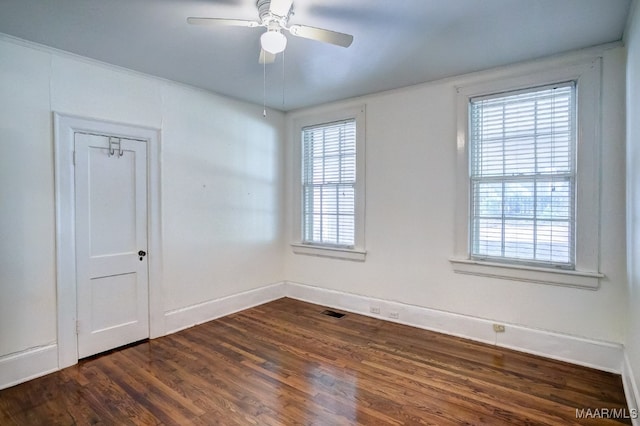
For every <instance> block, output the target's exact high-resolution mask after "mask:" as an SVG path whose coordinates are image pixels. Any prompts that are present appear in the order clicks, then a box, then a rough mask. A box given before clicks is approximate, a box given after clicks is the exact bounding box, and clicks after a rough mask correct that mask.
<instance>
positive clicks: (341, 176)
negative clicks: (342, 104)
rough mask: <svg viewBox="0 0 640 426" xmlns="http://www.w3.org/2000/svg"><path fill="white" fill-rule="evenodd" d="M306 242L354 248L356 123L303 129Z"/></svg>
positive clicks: (346, 121)
mask: <svg viewBox="0 0 640 426" xmlns="http://www.w3.org/2000/svg"><path fill="white" fill-rule="evenodd" d="M302 144H303V146H302V163H303V165H302V170H303V173H302V193H303V196H302V199H303V202H302V228H303V236H304V237H303V243H306V244H320V245H327V246H335V247H347V248H353V246H354V243H355V238H354V237H355V189H356V188H355V186H356V122H355V120H354V119H350V120H345V121H339V122H335V123H328V124H321V125H317V126H311V127H305V128H304V129H302Z"/></svg>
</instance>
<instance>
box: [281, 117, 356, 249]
mask: <svg viewBox="0 0 640 426" xmlns="http://www.w3.org/2000/svg"><path fill="white" fill-rule="evenodd" d="M365 116H366V115H365V106H364V105H361V106H357V107H348V108H342V109H338V110H331V111H323V112H318V113H308V114H305V115H300V116H297V117H295V118H294V119H293V128H292V140H293V143H294V147H293V162H294V164H293V171H294V173H293V185H294V190H293V220H292V224H293V230H292V235H293V237H292V242H291V247H292V250H293V252H294V253H296V254H304V255H312V256H321V257H331V258H337V259H346V260H355V261H364V260H365V258H366V250H365V235H364V234H365V232H364V230H365V176H366V174H365V131H366V126H365ZM345 120H355V127H356V181H355V206H354V207H355V214H354V223H355V224H354V245H353V247H342V246H336V245H333V244H319V243H311V242H305V241H304V230H303V218H302V215H303V213H304V210H303V205H302V203H303V199H304V197H303V181H302V179H303V172H302V166H303V161H304V159H303V140H302V135H303V129H304V128H306V127H313V126H318V125H322V124H330V123H335V122H339V121H345Z"/></svg>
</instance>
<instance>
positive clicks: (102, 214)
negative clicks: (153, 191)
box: [75, 133, 149, 358]
mask: <svg viewBox="0 0 640 426" xmlns="http://www.w3.org/2000/svg"><path fill="white" fill-rule="evenodd" d="M113 141H114V142H116V140H115V139H114V140H113ZM119 141H120V143H119V145H120V146H119V147H118V146H117V144H115V145H116V146H115V148H114V147H111V149H112V151H113V155H110V152H111V151H110V143H109V137H107V136H96V135H87V134H82V133H76V134H75V151H76V174H75V184H76V265H77V299H78V357H79V358H83V357H87V356H90V355H94V354H96V353H99V352H103V351H105V350H109V349H112V348H114V347H118V346H122V345H126V344H128V343H132V342H135V341H137V340H141V339H144V338H147V337H149V304H148V269H147V265H148V262H147V256H143V257H142V258H141V257H140V256H139V255H138V252H139V251H140V250H142V251H145V252H146V250H147V180H146V176H147V170H146V164H147V162H146V144H145V143H144V142H141V141H134V140H127V139H120V140H119ZM120 153H121V155H120Z"/></svg>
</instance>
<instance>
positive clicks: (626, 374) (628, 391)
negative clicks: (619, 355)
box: [622, 350, 640, 426]
mask: <svg viewBox="0 0 640 426" xmlns="http://www.w3.org/2000/svg"><path fill="white" fill-rule="evenodd" d="M622 385H623V386H624V394H625V395H626V396H627V406H628V407H629V412H630V413H636V418H635V419H634V418H632V419H631V422H632V424H633V425H634V426H639V425H640V414H638V413H640V411H639V410H640V391H639V383H638V381H637V380H636V376H635V375H634V374H633V370H632V369H631V362H630V361H629V355H628V353H627V351H626V350H625V352H624V363H623V366H622Z"/></svg>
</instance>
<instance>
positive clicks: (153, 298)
mask: <svg viewBox="0 0 640 426" xmlns="http://www.w3.org/2000/svg"><path fill="white" fill-rule="evenodd" d="M76 132H87V133H96V134H105V135H112V136H120V137H123V138H124V137H126V138H130V139H139V140H144V141H146V142H147V150H148V152H147V166H148V167H147V173H148V176H147V182H148V200H147V203H148V215H149V216H148V221H147V223H148V233H147V236H148V237H147V238H148V240H149V241H148V244H149V245H148V252H149V334H150V337H151V338H155V337H159V336H163V335H164V334H165V330H164V308H163V305H164V304H163V300H162V294H163V292H162V244H161V236H162V226H161V214H160V209H161V200H160V131H159V130H158V129H152V128H145V127H140V126H134V125H128V124H119V123H111V122H106V121H100V120H95V119H90V118H84V117H77V116H71V115H63V114H59V113H54V135H55V137H54V155H55V195H56V271H57V272H56V290H57V299H58V300H57V312H58V342H57V343H58V367H59V368H61V369H62V368H65V367H69V366H71V365H74V364H77V363H78V340H77V335H76V319H77V318H76V316H77V304H76V252H75V186H74V174H75V171H74V164H73V161H74V160H73V155H74V154H73V151H74V138H73V135H74V133H76Z"/></svg>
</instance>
